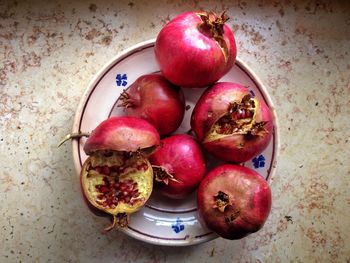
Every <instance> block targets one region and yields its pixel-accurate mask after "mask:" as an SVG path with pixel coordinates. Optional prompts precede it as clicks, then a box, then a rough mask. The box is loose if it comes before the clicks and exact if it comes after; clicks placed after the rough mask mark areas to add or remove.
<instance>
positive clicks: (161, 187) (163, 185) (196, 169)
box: [150, 134, 206, 199]
mask: <svg viewBox="0 0 350 263" xmlns="http://www.w3.org/2000/svg"><path fill="white" fill-rule="evenodd" d="M150 161H151V164H152V167H153V171H154V177H155V189H156V190H157V191H159V192H160V193H161V194H162V195H164V196H167V197H169V198H172V199H183V198H185V197H187V196H188V195H189V194H190V193H192V192H193V191H194V190H195V189H196V188H197V186H198V185H199V183H200V181H201V180H202V178H203V176H204V174H205V170H206V165H205V160H204V157H203V154H202V151H201V148H200V146H199V144H198V143H197V142H196V140H195V139H193V138H192V137H191V136H189V135H185V134H177V135H173V136H170V137H167V138H165V139H163V140H162V141H161V146H160V147H159V148H158V149H157V150H156V152H155V153H154V154H152V155H151V156H150Z"/></svg>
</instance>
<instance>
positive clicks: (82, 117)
mask: <svg viewBox="0 0 350 263" xmlns="http://www.w3.org/2000/svg"><path fill="white" fill-rule="evenodd" d="M153 72H159V67H158V65H157V63H156V60H155V56H154V40H149V41H146V42H142V43H140V44H138V45H136V46H133V47H131V48H130V49H128V50H126V51H124V52H123V53H121V54H119V55H118V56H116V57H115V58H113V59H112V60H111V61H110V62H109V63H108V64H107V65H106V66H105V67H104V68H103V69H102V70H101V71H100V72H98V73H97V75H96V76H95V77H94V79H93V80H92V81H91V83H90V84H89V86H88V88H87V90H86V92H85V93H84V95H83V97H82V99H81V101H80V104H79V106H78V109H77V113H76V116H75V120H74V125H73V132H79V131H82V132H90V131H92V130H93V129H94V128H95V127H96V126H97V125H98V124H99V123H100V122H102V121H103V120H105V119H107V118H108V117H110V116H113V115H123V111H122V110H121V109H120V108H117V107H116V101H117V98H118V97H119V95H120V93H121V92H122V91H123V89H126V88H128V87H129V85H130V84H132V83H133V82H134V81H135V80H136V79H137V78H138V77H139V76H141V75H144V74H148V73H153ZM220 81H231V82H237V83H240V84H242V85H244V86H246V87H248V88H249V89H250V90H251V92H252V94H253V95H255V96H258V97H261V98H262V99H264V101H265V102H266V103H267V105H268V106H269V107H270V108H271V110H272V111H273V115H274V135H273V138H272V140H271V142H270V144H269V146H268V147H267V149H266V150H265V151H264V152H263V153H262V154H260V155H259V156H257V157H256V158H254V159H252V160H250V161H248V162H246V163H244V164H243V165H245V166H247V167H251V168H253V169H254V170H256V171H257V172H259V173H260V174H261V175H262V176H264V177H265V178H266V179H269V178H271V176H272V174H273V173H274V171H275V166H276V155H277V149H278V142H277V139H278V134H277V126H276V124H277V121H276V115H275V112H274V108H273V106H272V103H271V99H270V97H269V95H268V93H267V91H266V89H265V88H264V86H263V85H262V83H261V81H260V80H259V79H258V78H257V76H255V74H254V73H253V72H252V71H251V70H250V69H249V68H248V67H247V65H245V64H244V63H243V62H242V61H241V60H240V59H239V58H237V61H236V64H235V66H234V67H233V69H231V70H230V72H228V73H227V74H226V75H225V76H224V77H223V78H222V79H220ZM183 91H184V93H185V98H186V105H190V106H191V107H190V109H189V110H187V111H186V113H185V118H184V120H183V122H182V124H181V126H180V128H179V129H178V130H177V131H176V133H183V132H187V131H188V130H189V129H190V124H189V123H190V121H189V120H190V116H191V113H192V110H193V107H194V105H195V103H196V101H197V99H198V98H199V97H200V95H201V94H202V93H203V91H204V89H183ZM85 141H86V139H85V138H81V139H80V140H73V157H74V164H75V167H76V171H77V173H78V175H79V174H80V170H81V167H82V163H83V162H84V161H85V159H86V158H87V156H86V155H85V153H84V151H83V146H84V143H85ZM215 163H216V161H215V160H213V158H210V160H209V163H208V166H209V167H210V168H211V167H213V166H215ZM101 220H106V219H104V218H101ZM96 231H97V230H96ZM121 231H123V232H125V233H126V234H127V235H129V236H132V237H134V238H136V239H139V240H142V241H145V242H148V243H153V244H159V245H169V246H187V245H193V244H199V243H203V242H206V241H209V240H212V239H214V238H217V235H216V234H214V233H213V232H211V231H210V230H208V229H207V228H206V227H205V226H203V225H202V224H201V223H200V222H199V218H198V214H197V208H196V199H195V194H193V195H192V196H191V197H190V198H187V199H186V200H184V201H172V200H167V199H165V198H159V197H157V194H156V193H153V194H152V197H151V198H150V200H149V201H148V202H147V204H146V206H145V207H144V208H142V209H141V210H140V211H138V212H137V213H135V214H133V215H131V217H130V224H129V226H128V227H127V228H125V229H123V230H121Z"/></svg>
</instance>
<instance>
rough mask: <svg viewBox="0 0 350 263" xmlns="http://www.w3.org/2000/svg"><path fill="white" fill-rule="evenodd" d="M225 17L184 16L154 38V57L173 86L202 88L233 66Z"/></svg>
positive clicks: (233, 49)
mask: <svg viewBox="0 0 350 263" xmlns="http://www.w3.org/2000/svg"><path fill="white" fill-rule="evenodd" d="M227 20H228V17H227V16H226V15H225V13H223V14H221V15H217V14H215V13H212V12H210V13H208V12H186V13H183V14H181V15H179V16H177V17H175V18H174V19H173V20H171V21H170V22H169V23H168V24H167V25H165V26H164V27H163V29H162V30H161V31H160V33H159V34H158V37H157V40H156V44H155V55H156V59H157V61H158V64H159V67H160V69H161V72H162V74H163V75H164V76H165V77H166V78H167V79H168V80H170V81H171V82H172V83H174V84H175V85H178V86H181V87H186V88H194V87H198V88H199V87H205V86H207V85H209V84H212V83H214V82H215V81H217V80H219V79H220V78H221V77H222V76H223V75H225V74H226V73H227V72H228V71H229V70H230V69H231V68H232V66H233V65H234V62H235V59H236V53H237V49H236V42H235V39H234V35H233V33H232V31H231V29H230V28H229V27H228V26H226V25H225V22H226V21H227Z"/></svg>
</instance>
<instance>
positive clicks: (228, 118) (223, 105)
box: [191, 82, 273, 163]
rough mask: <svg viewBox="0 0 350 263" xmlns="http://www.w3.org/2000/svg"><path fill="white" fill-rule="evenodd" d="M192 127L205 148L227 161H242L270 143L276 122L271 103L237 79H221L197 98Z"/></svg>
mask: <svg viewBox="0 0 350 263" xmlns="http://www.w3.org/2000/svg"><path fill="white" fill-rule="evenodd" d="M191 127H192V130H193V131H194V132H195V134H196V136H197V138H198V140H199V141H200V142H201V143H202V144H203V146H204V148H205V149H206V150H207V151H208V152H210V153H211V154H213V155H214V156H216V157H218V158H220V159H222V160H224V161H228V162H236V163H241V162H245V161H248V160H250V159H251V158H253V157H254V156H256V155H257V154H259V153H261V152H262V151H263V150H264V149H265V148H266V147H267V146H268V144H269V142H270V140H271V137H272V132H273V122H272V114H271V112H270V109H269V108H268V106H267V105H266V104H265V103H264V101H263V100H262V99H260V98H257V97H253V96H252V95H251V93H250V92H249V90H248V89H247V88H246V87H243V86H242V85H240V84H237V83H230V82H218V83H216V84H215V85H213V86H212V87H210V88H209V89H207V90H206V91H205V92H204V93H203V95H202V96H201V97H200V99H199V100H198V102H197V104H196V106H195V108H194V110H193V112H192V116H191Z"/></svg>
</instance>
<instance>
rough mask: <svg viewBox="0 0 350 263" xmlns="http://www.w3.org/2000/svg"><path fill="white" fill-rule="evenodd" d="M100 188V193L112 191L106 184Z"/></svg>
mask: <svg viewBox="0 0 350 263" xmlns="http://www.w3.org/2000/svg"><path fill="white" fill-rule="evenodd" d="M98 190H99V192H100V193H103V194H106V193H108V192H109V191H110V190H109V188H108V187H107V186H105V185H102V186H101V187H100V189H98Z"/></svg>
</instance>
